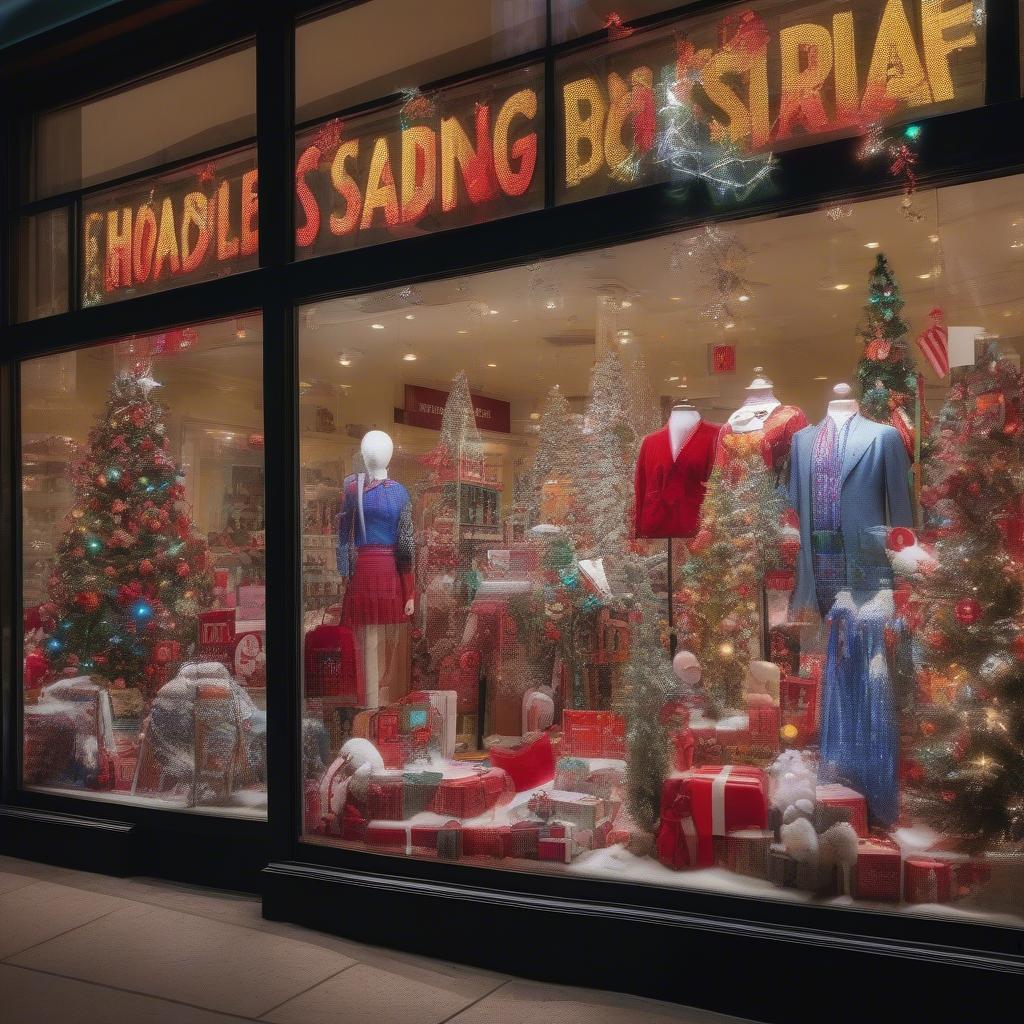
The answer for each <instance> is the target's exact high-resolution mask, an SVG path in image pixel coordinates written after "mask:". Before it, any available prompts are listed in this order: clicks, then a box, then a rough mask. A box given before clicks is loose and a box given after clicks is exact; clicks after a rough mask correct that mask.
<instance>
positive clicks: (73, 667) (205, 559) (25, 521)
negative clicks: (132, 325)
mask: <svg viewBox="0 0 1024 1024" xmlns="http://www.w3.org/2000/svg"><path fill="white" fill-rule="evenodd" d="M259 328H260V325H259V320H258V318H254V317H244V318H240V319H238V320H232V321H228V322H221V323H215V324H202V325H199V326H196V327H183V328H176V329H173V330H169V331H166V332H163V333H160V334H155V335H149V336H145V337H133V338H130V339H126V340H124V341H119V342H114V343H111V344H106V345H101V346H97V347H95V348H92V349H84V350H79V351H76V352H72V353H68V354H65V355H60V356H50V357H44V358H41V359H36V360H30V361H28V362H26V363H24V364H23V365H22V394H23V399H24V400H23V405H22V409H23V412H22V468H23V474H24V475H23V492H22V493H23V496H22V535H23V544H24V589H23V592H22V603H23V608H24V619H25V635H24V641H23V648H24V667H23V687H24V698H25V706H24V712H23V714H24V758H23V779H24V782H25V783H26V784H27V785H29V786H32V787H34V788H42V789H46V790H49V791H55V792H71V793H75V794H77V795H83V796H89V797H91V798H93V799H106V800H116V801H128V802H141V803H146V804H151V805H153V806H159V807H167V808H179V809H190V810H208V811H212V812H215V813H222V814H234V815H242V816H262V815H263V814H264V813H265V806H266V765H265V751H264V743H265V740H264V737H265V733H266V719H265V711H264V710H263V709H264V707H265V700H264V694H265V687H266V669H265V665H266V659H265V649H264V634H265V622H264V620H265V607H266V600H265V582H264V580H265V574H264V558H263V548H264V522H263V515H264V483H263V480H264V477H263V455H262V451H263V435H262V421H261V417H260V414H259V411H258V410H259V407H260V399H261V383H260V371H259V367H260V352H259V338H258V336H259ZM69 407H71V408H74V409H76V410H77V411H78V412H79V413H80V415H76V416H71V417H69V416H68V415H67V413H68V408H69ZM90 419H91V420H93V421H94V425H93V426H92V428H91V429H88V427H87V426H85V425H87V424H88V422H89V420H90ZM75 422H78V423H81V424H83V428H82V429H81V430H80V431H78V432H72V433H68V434H65V433H63V432H61V433H58V432H57V431H58V430H60V431H66V430H67V429H68V424H72V423H75Z"/></svg>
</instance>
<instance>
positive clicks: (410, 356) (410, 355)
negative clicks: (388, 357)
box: [402, 352, 416, 363]
mask: <svg viewBox="0 0 1024 1024" xmlns="http://www.w3.org/2000/svg"><path fill="white" fill-rule="evenodd" d="M402 358H403V359H404V360H405V361H406V362H407V363H415V362H416V353H415V352H406V353H405V355H404V356H402Z"/></svg>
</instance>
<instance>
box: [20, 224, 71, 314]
mask: <svg viewBox="0 0 1024 1024" xmlns="http://www.w3.org/2000/svg"><path fill="white" fill-rule="evenodd" d="M16 237H17V242H16V245H17V254H18V268H19V273H18V275H17V285H18V293H17V303H16V313H17V318H18V320H19V321H24V320H35V319H36V318H37V317H41V316H51V315H53V314H54V313H64V312H66V310H67V308H68V211H67V209H66V208H65V207H59V208H58V209H56V210H48V211H47V212H46V213H39V214H36V215H35V216H34V217H26V218H24V219H23V220H22V221H20V223H19V224H18V228H17V236H16Z"/></svg>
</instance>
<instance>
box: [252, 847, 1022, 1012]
mask: <svg viewBox="0 0 1024 1024" xmlns="http://www.w3.org/2000/svg"><path fill="white" fill-rule="evenodd" d="M263 914H264V917H266V918H268V919H271V920H279V921H291V922H294V923H297V924H301V925H305V926H307V927H311V928H316V929H319V930H322V931H328V932H333V933H335V934H339V935H344V936H346V937H348V938H352V939H356V940H359V941H362V942H367V943H372V944H374V945H381V946H389V947H393V948H399V949H403V950H406V951H409V952H414V953H420V954H424V955H428V956H434V957H438V958H441V959H445V960H455V961H459V962H462V963H467V964H472V965H474V966H477V967H483V968H486V969H489V970H495V971H500V972H502V973H505V974H513V975H517V976H520V977H526V978H532V979H536V980H539V981H548V982H557V983H560V984H567V985H583V986H587V987H590V988H599V989H607V990H612V991H619V992H628V993H631V994H634V995H641V996H648V997H651V998H656V999H665V1000H670V1001H672V1002H677V1003H683V1004H687V1005H691V1006H699V1007H703V1008H706V1009H710V1010H717V1011H719V1012H722V1013H732V1014H736V1015H739V1016H743V1017H749V1018H751V1019H753V1020H757V1021H765V1022H771V1024H774V1022H776V1021H777V1022H779V1024H801V1022H804V1021H806V1022H808V1024H810V1022H812V1021H813V1022H815V1024H820V1021H822V1020H825V1019H828V1020H831V1021H839V1020H857V1021H861V1022H862V1021H863V1020H864V1019H865V1015H866V1014H867V1015H868V1017H871V1016H874V1017H876V1018H877V1016H878V1014H879V1013H881V1015H882V1019H887V1020H888V1019H893V1016H892V1015H893V1014H894V1013H895V1012H897V1011H899V1010H902V1009H906V1010H907V1011H908V1012H909V1011H913V1012H914V1013H915V1014H922V1013H928V1014H930V1015H931V1017H930V1019H929V1024H931V1022H937V1021H945V1020H953V1019H957V1020H962V1019H964V1018H963V1017H962V1016H960V1015H957V1016H955V1017H954V1016H953V1015H952V1014H953V1010H954V1008H956V1007H959V1008H962V1009H968V1008H969V1009H970V1010H971V1011H972V1016H973V1018H974V1019H983V1018H982V1017H981V1016H980V1014H981V1013H982V1012H986V1011H987V1012H991V1013H993V1014H995V1013H999V1014H1000V1015H1002V1014H1005V1012H1006V1010H1007V1008H1008V1007H1009V1006H1012V1005H1014V1002H1012V1001H1011V1000H1014V999H1016V998H1019V993H1020V991H1021V988H1022V986H1024V957H1019V956H1014V955H1012V954H1001V953H988V952H985V951H978V950H972V949H966V948H958V947H952V946H943V945H938V944H932V943H925V942H919V941H901V940H899V939H893V938H891V937H887V938H885V939H875V938H870V937H865V936H864V935H862V934H860V935H859V934H853V933H847V932H841V931H835V930H825V929H816V928H801V927H792V926H781V925H780V926H776V925H773V924H771V923H768V922H765V921H752V920H744V919H741V918H735V917H733V918H728V917H714V916H709V915H703V914H693V913H685V912H680V911H676V910H671V911H665V910H658V909H653V908H651V907H645V906H634V905H628V904H611V905H609V904H603V903H600V902H597V901H590V900H578V899H574V900H569V899H553V898H550V897H539V896H535V895H529V894H525V893H522V892H511V891H508V890H501V889H483V888H479V887H474V886H465V885H457V884H451V883H439V882H433V881H425V880H422V879H413V878H407V877H400V876H394V875H380V874H373V873H369V872H361V871H349V870H342V869H332V868H324V867H318V866H315V865H311V864H303V863H298V862H283V863H271V864H269V865H268V866H267V867H266V868H265V870H264V872H263ZM871 1006H874V1010H873V1011H872V1010H870V1009H869V1007H871ZM994 1019H995V1018H994Z"/></svg>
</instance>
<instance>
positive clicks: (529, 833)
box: [509, 821, 543, 860]
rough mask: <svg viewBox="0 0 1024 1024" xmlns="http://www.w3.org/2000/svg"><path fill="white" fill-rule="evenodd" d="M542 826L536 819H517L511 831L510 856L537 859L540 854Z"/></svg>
mask: <svg viewBox="0 0 1024 1024" xmlns="http://www.w3.org/2000/svg"><path fill="white" fill-rule="evenodd" d="M542 827H543V826H541V825H540V824H539V823H538V822H535V821H517V822H516V823H515V824H514V825H512V826H511V831H510V833H509V856H510V857H521V858H524V859H527V860H536V859H537V858H538V856H539V853H538V850H539V849H540V834H541V829H542Z"/></svg>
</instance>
